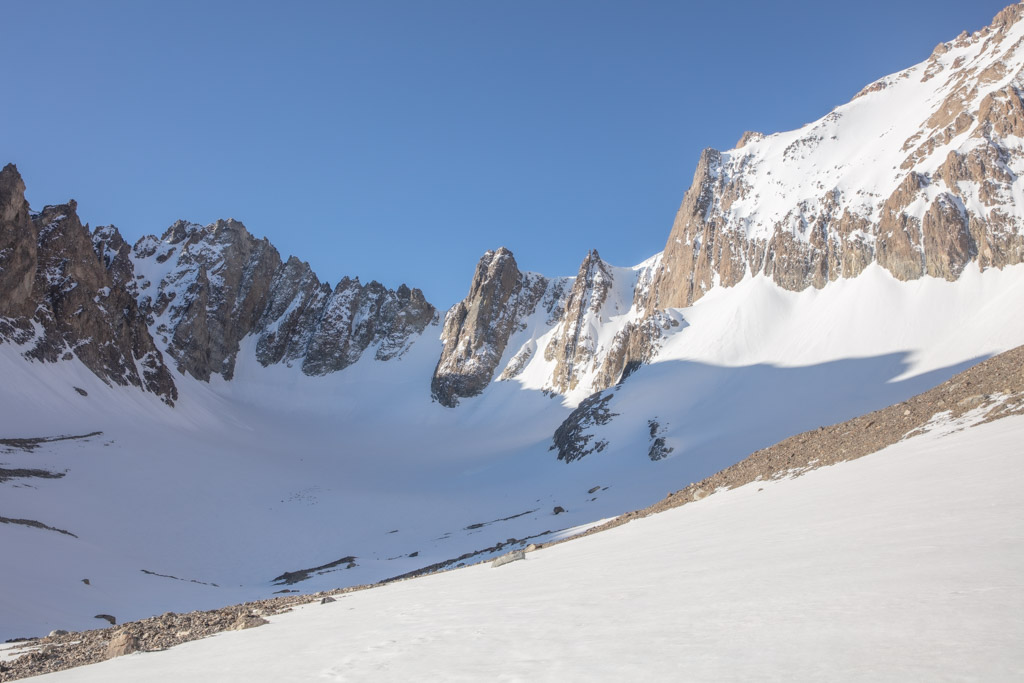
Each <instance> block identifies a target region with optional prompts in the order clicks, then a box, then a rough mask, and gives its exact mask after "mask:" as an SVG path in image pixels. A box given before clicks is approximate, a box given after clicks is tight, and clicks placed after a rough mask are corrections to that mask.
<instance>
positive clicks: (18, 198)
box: [0, 164, 36, 337]
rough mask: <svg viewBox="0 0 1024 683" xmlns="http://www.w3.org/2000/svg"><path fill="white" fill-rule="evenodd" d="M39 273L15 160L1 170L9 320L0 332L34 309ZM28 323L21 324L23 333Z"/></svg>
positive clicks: (2, 307)
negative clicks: (34, 289)
mask: <svg viewBox="0 0 1024 683" xmlns="http://www.w3.org/2000/svg"><path fill="white" fill-rule="evenodd" d="M35 275H36V233H35V227H34V226H33V225H32V220H31V218H30V217H29V208H28V202H27V201H25V183H24V181H22V179H21V174H19V173H18V169H17V168H16V167H15V166H14V164H7V166H5V167H4V168H3V170H2V171H0V293H2V296H0V316H3V317H5V318H8V319H9V321H8V322H7V323H6V325H4V323H0V325H4V327H6V328H7V329H6V331H5V329H4V327H0V334H3V335H4V336H7V337H10V336H12V335H13V334H14V332H15V329H14V327H13V326H15V325H19V322H22V321H25V320H26V319H27V318H29V317H31V316H32V314H33V313H34V312H35V302H34V300H33V298H32V288H33V284H34V283H35ZM25 328H27V323H23V322H22V324H21V325H19V329H20V331H21V332H22V333H24V332H25V331H26V329H25Z"/></svg>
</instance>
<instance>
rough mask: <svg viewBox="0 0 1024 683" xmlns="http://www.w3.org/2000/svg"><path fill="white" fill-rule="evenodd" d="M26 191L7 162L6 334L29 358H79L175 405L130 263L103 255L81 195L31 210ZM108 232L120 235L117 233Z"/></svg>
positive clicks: (106, 376) (2, 285) (108, 377)
mask: <svg viewBox="0 0 1024 683" xmlns="http://www.w3.org/2000/svg"><path fill="white" fill-rule="evenodd" d="M24 191H25V185H24V183H23V182H22V180H21V176H20V175H19V174H18V171H17V169H16V168H15V167H14V166H13V165H8V166H7V167H5V168H4V169H3V171H2V172H0V221H2V223H0V245H2V246H0V255H2V256H0V258H2V260H0V269H2V270H0V291H2V292H3V296H0V315H2V316H4V317H5V318H6V320H5V322H4V324H3V326H2V329H0V335H2V336H3V337H5V338H6V339H7V340H9V341H12V342H14V343H17V344H19V345H22V346H24V347H25V351H24V352H23V353H24V355H25V356H26V357H27V358H30V359H33V360H38V361H43V362H51V363H53V362H57V361H60V360H70V359H72V358H77V359H78V360H80V361H81V362H82V363H83V364H84V365H85V366H86V367H88V368H89V369H90V370H92V371H93V372H94V373H95V374H96V375H97V376H99V377H100V378H102V379H103V380H104V381H106V382H108V383H113V384H119V385H124V386H136V387H140V388H142V389H145V390H146V391H151V392H153V393H155V394H157V395H158V396H160V397H161V398H162V399H163V400H164V401H165V402H166V403H168V404H173V402H174V401H175V400H176V399H177V389H176V387H175V385H174V380H173V379H172V377H171V373H170V371H169V370H168V368H167V366H166V365H165V364H164V360H163V356H162V354H161V353H160V351H159V350H158V349H157V348H156V346H155V344H154V343H153V338H152V337H151V336H150V334H149V330H148V329H147V327H146V320H145V317H144V316H143V315H141V314H140V312H139V310H138V306H137V305H136V302H135V298H134V296H133V295H132V293H131V292H130V291H129V289H128V288H127V287H126V283H128V284H130V282H131V270H130V263H128V264H125V263H115V261H113V260H112V261H110V262H105V261H104V259H103V258H102V257H101V256H100V255H98V254H97V252H96V251H95V250H94V238H93V236H92V235H90V234H89V230H88V228H87V227H86V226H83V225H82V223H81V221H80V220H79V218H78V214H77V205H76V203H75V202H74V200H72V201H70V202H68V203H67V204H62V205H58V206H47V207H46V208H44V209H43V211H42V212H41V213H38V214H35V215H30V214H29V211H28V205H27V203H26V202H25V195H24ZM107 234H108V236H109V239H110V240H119V239H120V235H117V234H116V231H110V230H108V231H107ZM122 241H123V240H122ZM115 266H118V267H115ZM108 267H113V269H114V271H116V272H114V271H111V270H108ZM124 268H127V271H125V270H124Z"/></svg>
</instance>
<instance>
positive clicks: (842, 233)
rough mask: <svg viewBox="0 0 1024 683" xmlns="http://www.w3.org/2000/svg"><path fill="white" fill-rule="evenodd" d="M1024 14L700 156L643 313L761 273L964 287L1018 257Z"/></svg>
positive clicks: (1022, 246)
mask: <svg viewBox="0 0 1024 683" xmlns="http://www.w3.org/2000/svg"><path fill="white" fill-rule="evenodd" d="M1021 16H1024V5H1021V4H1017V5H1013V6H1011V7H1008V8H1007V9H1005V10H1003V11H1002V12H1000V13H999V15H997V17H996V18H995V20H993V23H992V25H991V26H989V27H987V28H985V29H982V30H981V31H977V32H975V33H973V34H966V33H965V34H963V35H961V36H960V37H958V38H957V39H955V40H953V41H950V42H947V43H942V44H940V45H939V46H938V47H937V48H936V50H935V51H934V52H933V54H932V55H931V57H929V58H928V59H927V60H926V61H925V62H922V63H921V64H918V65H917V66H914V67H911V68H910V69H907V70H905V71H902V72H900V73H897V74H893V75H891V76H887V77H885V78H882V79H879V80H878V81H876V82H874V83H872V84H870V85H869V86H867V87H866V88H864V89H863V90H862V91H861V92H860V93H859V94H858V95H857V96H856V97H855V98H854V99H853V100H852V101H851V102H850V103H848V104H846V105H843V106H841V107H838V108H836V109H835V110H833V111H832V112H830V113H829V114H827V115H826V116H824V117H823V118H821V119H819V120H818V121H816V122H814V123H811V124H808V125H807V126H805V127H803V128H801V129H799V130H796V131H790V132H786V133H776V134H774V135H768V136H761V135H752V134H744V136H743V137H742V138H741V139H740V142H739V143H738V144H737V147H736V148H735V149H733V150H729V151H727V152H717V151H715V150H705V152H704V153H703V154H702V155H701V158H700V160H699V162H698V165H697V171H696V173H695V174H694V178H693V183H692V184H691V186H690V189H689V190H688V191H687V192H686V194H685V196H684V198H683V202H682V205H681V206H680V209H679V212H678V213H677V215H676V220H675V223H674V224H673V227H672V231H671V233H670V235H669V239H668V241H667V243H666V246H665V251H664V255H663V259H662V264H661V267H660V270H659V272H658V273H657V275H656V277H655V282H654V286H653V287H652V289H651V292H650V293H649V295H648V300H647V301H646V304H647V306H648V308H649V309H650V310H651V311H652V312H653V311H656V310H663V309H665V308H669V307H682V306H688V305H690V304H692V303H693V302H694V301H696V300H697V299H699V298H700V297H701V296H703V294H704V293H705V292H707V291H708V290H709V289H710V288H712V287H714V286H726V287H728V286H732V285H734V284H736V283H737V282H739V281H740V280H741V279H743V278H744V277H747V276H753V275H758V274H764V275H766V276H768V277H770V278H772V279H773V280H774V281H775V282H776V283H777V284H778V285H779V286H781V287H783V288H785V289H790V290H795V291H798V290H801V289H804V288H807V287H823V286H825V285H826V284H827V283H828V282H830V281H833V280H836V279H838V278H840V277H855V276H856V275H858V274H859V273H860V272H861V271H863V270H864V268H866V267H867V266H868V265H869V264H870V263H873V262H874V263H878V264H879V265H881V266H882V267H884V268H886V269H887V270H889V272H891V273H892V274H893V275H894V276H895V277H897V278H899V279H914V278H919V277H923V276H925V275H929V276H933V277H942V278H945V279H949V280H953V279H956V278H957V277H959V275H960V273H961V272H962V271H963V270H964V268H965V267H966V266H967V265H968V264H969V263H976V264H977V266H978V267H980V268H988V267H996V268H1001V267H1003V266H1005V265H1008V264H1011V263H1017V262H1019V261H1020V260H1021V259H1022V258H1024V256H1022V250H1024V216H1022V215H1021V212H1020V209H1019V207H1018V206H1017V205H1016V203H1015V202H1014V201H1013V199H1012V196H1013V188H1012V186H1013V183H1014V178H1016V176H1017V174H1018V173H1019V172H1020V171H1021V170H1024V149H1022V145H1021V143H1020V141H1019V140H1020V134H1021V132H1024V127H1022V126H1024V101H1022V98H1021V93H1022V91H1024V75H1022V70H1024V22H1021V21H1020V18H1021Z"/></svg>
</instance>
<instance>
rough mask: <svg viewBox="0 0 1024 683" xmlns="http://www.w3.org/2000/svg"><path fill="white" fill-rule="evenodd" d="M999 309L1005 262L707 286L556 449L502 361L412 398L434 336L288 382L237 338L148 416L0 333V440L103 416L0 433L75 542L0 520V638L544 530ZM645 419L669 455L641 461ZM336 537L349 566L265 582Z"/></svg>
mask: <svg viewBox="0 0 1024 683" xmlns="http://www.w3.org/2000/svg"><path fill="white" fill-rule="evenodd" d="M979 302H984V303H979ZM1012 310H1024V268H1021V267H1012V268H1007V269H1004V270H1002V271H996V270H989V271H986V272H984V273H978V272H976V271H975V272H973V273H970V274H967V273H965V275H964V276H963V277H962V279H961V281H959V282H956V283H948V282H944V281H940V280H935V279H931V278H927V279H924V280H921V281H916V282H910V283H901V282H898V281H895V280H894V279H892V278H891V277H890V276H889V275H888V274H887V273H885V272H883V271H881V270H877V269H876V270H874V271H872V272H869V273H866V274H865V275H864V276H863V277H861V278H857V279H855V280H850V281H847V282H842V283H837V284H836V285H834V286H830V287H828V288H825V289H823V290H820V291H818V290H810V291H807V292H803V293H794V292H788V291H784V290H782V289H780V288H778V287H777V286H776V285H774V284H773V283H771V282H770V281H768V280H766V279H764V278H757V279H751V280H750V281H749V282H748V283H746V284H744V286H742V287H735V288H729V289H722V290H721V291H720V292H719V293H718V294H716V295H714V296H709V297H706V298H705V299H702V300H701V301H700V302H698V304H697V305H695V306H693V307H692V308H690V309H681V310H679V311H677V312H676V315H677V317H678V318H679V320H680V321H682V322H680V326H679V329H680V330H681V331H679V332H678V333H677V335H676V336H675V337H673V338H672V339H670V340H669V342H667V343H666V345H665V347H664V349H663V350H662V356H661V357H659V362H656V363H654V364H652V365H650V366H647V367H645V368H642V369H641V370H640V371H638V372H637V373H636V374H635V375H634V376H633V377H631V378H630V380H629V381H628V382H626V383H625V384H624V385H623V386H622V387H621V388H620V389H619V391H618V392H617V393H616V396H615V398H614V400H613V404H612V405H613V407H614V409H615V412H618V413H619V414H620V415H619V416H618V417H616V418H614V419H613V420H612V421H611V422H610V423H609V424H608V425H606V426H605V427H603V428H601V429H602V431H601V434H600V435H601V438H603V439H607V440H608V442H609V445H608V447H607V448H606V449H605V450H603V451H602V452H600V453H595V454H592V455H590V456H587V457H586V458H583V459H582V460H579V461H577V462H574V463H571V464H569V465H566V464H565V463H562V462H559V461H557V460H556V457H555V456H556V454H555V453H554V452H552V451H550V450H549V447H550V446H551V443H552V434H553V433H554V431H555V429H556V428H557V427H558V426H559V424H560V423H561V422H562V421H563V420H564V419H565V418H566V417H567V415H568V414H569V412H570V410H571V408H572V404H566V403H565V402H564V401H563V399H562V398H560V397H548V396H547V395H545V394H544V393H543V392H541V391H537V390H533V389H529V388H528V387H527V386H524V385H523V384H520V383H518V382H517V381H516V380H511V381H505V382H494V383H492V384H491V385H490V387H489V388H488V389H487V391H485V392H484V394H483V395H481V396H480V397H477V398H474V399H472V400H468V401H465V402H464V403H463V405H460V406H459V408H458V409H457V410H451V409H447V408H444V407H442V406H440V405H439V404H437V403H432V402H431V400H430V396H429V386H430V375H431V372H432V371H433V367H434V364H435V363H436V359H437V357H438V352H439V347H440V344H439V342H437V341H431V340H427V339H424V340H421V342H419V343H417V344H415V345H413V346H412V347H411V349H410V350H409V352H408V353H407V354H406V355H405V356H403V357H402V358H401V359H397V360H393V361H388V362H380V361H376V360H374V358H373V354H372V353H370V354H365V355H364V357H363V358H362V359H361V360H360V361H359V362H357V363H356V364H355V365H353V366H351V367H349V368H347V369H346V370H345V371H344V372H340V373H334V374H332V375H328V376H324V377H309V376H306V375H303V374H301V373H298V372H295V371H294V370H292V369H289V368H287V367H286V366H285V365H274V366H270V367H267V368H264V367H263V366H262V365H260V364H259V363H258V362H257V361H256V360H255V357H254V353H253V350H252V345H253V344H254V343H255V342H254V340H252V339H251V338H250V339H248V340H247V341H246V342H245V343H243V347H242V349H241V351H240V352H239V354H238V363H237V366H236V369H235V378H234V379H233V380H232V381H230V382H226V381H223V380H221V379H219V378H217V377H214V378H213V380H212V381H211V383H209V384H206V383H202V382H199V381H196V380H192V379H190V378H188V377H185V376H182V377H180V378H179V380H178V384H179V391H180V399H179V401H178V403H177V405H176V407H175V408H174V409H173V410H170V409H167V408H166V406H164V405H163V404H161V403H160V402H159V400H158V399H157V398H156V397H154V396H150V395H147V394H145V393H143V392H139V391H132V390H125V389H120V388H111V387H107V386H106V385H104V384H103V383H102V382H101V381H100V380H99V379H97V378H96V377H95V375H92V373H90V372H89V371H88V370H86V369H85V368H84V367H81V366H79V365H77V364H76V363H74V362H69V363H61V364H38V363H28V362H26V361H25V360H24V359H22V358H21V357H20V356H18V355H17V354H16V351H17V349H15V348H14V347H12V346H10V345H6V346H3V347H0V364H2V368H0V369H2V371H3V376H4V377H5V378H6V379H7V380H8V381H7V382H5V384H4V385H3V387H0V414H3V415H4V416H5V420H4V423H3V425H2V427H3V429H2V433H0V438H10V437H29V436H53V435H58V434H68V435H81V434H88V433H91V432H95V431H101V432H103V433H102V435H99V436H95V437H92V438H89V439H86V440H68V441H61V442H54V443H48V444H43V445H41V446H40V447H39V448H38V449H37V450H35V451H32V452H23V451H18V450H16V449H2V450H0V463H3V464H2V465H0V467H8V468H42V469H46V470H50V471H54V472H66V475H65V476H64V477H63V478H61V479H15V480H12V481H9V482H7V483H5V484H2V485H0V486H2V490H3V497H2V500H0V516H4V517H8V518H15V519H29V520H37V521H39V522H42V523H44V524H47V525H49V526H51V527H55V528H57V529H64V530H67V531H69V532H71V533H74V534H76V536H77V538H75V537H71V536H67V535H64V534H60V533H57V532H54V531H48V530H44V529H38V528H28V527H24V526H12V525H9V524H3V525H0V542H2V543H3V545H4V547H5V548H13V549H16V550H14V551H12V552H5V553H2V554H0V573H2V575H3V576H4V577H5V580H7V581H8V582H9V585H10V586H17V590H5V591H3V592H2V593H0V637H2V638H8V637H15V636H26V635H39V634H45V633H47V632H49V631H50V630H52V629H54V628H68V629H85V628H92V627H96V626H99V625H103V624H102V622H97V621H96V620H95V619H94V618H93V617H94V615H96V614H112V615H115V616H116V617H117V618H118V619H119V620H121V621H124V620H128V619H134V618H141V617H145V616H149V615H152V614H160V613H162V612H165V611H169V610H170V611H176V612H181V611H186V610H189V609H198V608H212V607H216V606H220V605H224V604H230V603H234V602H239V601H242V600H248V599H253V598H257V597H268V596H270V595H272V594H274V593H275V592H276V591H281V590H302V591H305V592H310V591H316V590H323V589H328V588H335V587H338V586H345V585H356V584H362V583H370V582H374V581H378V580H381V579H385V578H388V577H392V576H396V575H400V574H403V573H406V572H409V571H413V570H416V569H419V568H422V567H426V566H428V565H431V564H434V563H438V562H445V561H449V560H453V562H452V563H451V564H452V565H455V564H458V562H459V561H467V562H472V561H476V560H478V559H482V558H485V557H488V556H491V555H494V554H495V553H498V552H503V551H505V550H507V549H508V548H510V547H516V546H520V545H525V543H528V542H530V540H531V539H532V540H545V539H548V538H551V537H552V536H557V535H560V534H562V535H564V534H566V533H570V532H569V531H568V530H570V529H573V528H575V527H579V526H581V525H586V524H590V523H593V522H595V521H598V520H601V519H604V518H608V517H612V516H614V515H617V514H620V513H623V512H625V511H628V510H631V509H635V508H638V507H642V506H645V505H648V504H650V503H651V502H653V501H654V500H657V499H660V498H661V497H662V496H664V495H665V493H666V492H667V491H669V490H675V489H679V488H682V487H684V486H685V485H686V484H688V483H690V482H692V481H697V480H699V479H701V478H703V477H706V476H708V475H709V474H712V473H713V472H715V471H717V470H718V469H721V468H722V467H725V466H727V465H729V464H732V463H734V462H737V461H738V460H740V459H742V458H743V457H745V456H746V455H747V454H748V453H750V452H751V451H753V450H755V449H757V448H761V447H764V446H767V445H770V444H771V443H773V442H775V441H777V440H779V439H781V438H784V437H786V436H789V435H791V434H794V433H797V432H800V431H804V430H807V429H813V428H815V427H817V426H819V425H822V424H828V423H833V422H838V421H841V420H845V419H849V418H852V417H854V416H857V415H860V414H862V413H864V412H866V411H868V410H872V409H875V408H880V407H883V406H885V405H888V404H890V403H893V402H896V401H899V400H903V399H905V398H907V397H909V396H911V395H913V394H915V393H918V392H920V391H922V390H924V389H927V388H930V387H931V386H933V385H935V384H937V383H938V382H940V381H942V380H944V379H946V378H948V377H949V376H951V375H952V374H954V373H955V372H957V371H959V370H961V369H963V368H964V367H966V366H967V365H969V364H970V363H972V362H974V361H976V360H977V359H979V358H980V357H982V356H984V355H986V354H990V353H995V352H998V351H1002V350H1005V349H1008V348H1011V347H1013V346H1016V345H1019V344H1021V343H1024V321H1021V320H1020V319H1019V317H1017V316H1007V315H1005V312H1006V311H1012ZM73 387H79V388H82V389H84V390H86V392H87V393H88V396H85V397H83V396H81V395H79V394H78V393H77V392H76V391H74V389H73ZM11 388H14V389H11ZM650 419H657V420H658V422H659V424H660V425H662V429H663V430H664V431H663V433H664V436H665V438H666V441H667V443H668V445H669V446H671V447H672V448H674V451H673V452H672V453H671V454H670V456H669V457H668V458H666V459H664V460H660V461H658V462H652V461H651V460H650V459H649V457H648V449H649V445H650V439H651V437H650V435H649V432H648V420H650ZM594 487H600V489H599V490H597V491H595V492H594V493H590V491H591V489H593V488H594ZM555 506H561V507H563V508H565V509H566V510H567V512H565V513H563V514H558V515H555V514H553V511H554V508H555ZM510 539H515V541H516V543H513V544H508V541H509V540H510ZM498 544H506V545H505V546H503V547H502V548H497V549H496V550H494V551H490V552H484V553H482V554H478V555H474V556H472V557H470V558H467V559H466V560H458V559H457V558H460V557H461V556H462V555H464V554H466V553H473V552H475V551H482V550H486V549H488V548H495V546H497V545H498ZM349 556H354V557H355V560H354V564H355V566H352V567H351V568H349V566H348V564H349V563H347V562H346V563H342V564H341V565H339V566H335V567H332V568H329V569H326V570H324V571H323V572H322V573H318V572H313V573H312V575H311V576H310V578H309V579H308V580H305V581H302V582H300V583H297V584H294V585H284V584H280V583H275V582H274V581H273V580H274V579H275V578H276V577H278V576H280V575H282V574H283V573H285V572H293V571H297V570H303V569H309V568H314V567H320V566H322V565H325V564H329V563H332V562H335V561H336V560H339V559H341V558H345V557H349ZM143 570H146V571H147V572H154V574H147V573H144V572H143ZM158 575H164V576H158ZM167 576H170V577H177V578H178V579H180V580H175V579H172V578H165V577H167ZM84 578H88V579H90V585H88V586H87V585H85V584H84V583H82V581H81V579H84ZM197 582H198V583H197ZM209 584H217V585H216V586H213V585H209Z"/></svg>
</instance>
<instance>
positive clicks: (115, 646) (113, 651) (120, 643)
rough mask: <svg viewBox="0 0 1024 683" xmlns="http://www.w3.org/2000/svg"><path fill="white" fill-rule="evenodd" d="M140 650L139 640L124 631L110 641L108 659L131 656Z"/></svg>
mask: <svg viewBox="0 0 1024 683" xmlns="http://www.w3.org/2000/svg"><path fill="white" fill-rule="evenodd" d="M139 649H140V648H139V639H138V638H136V637H135V636H134V635H132V634H131V633H129V632H127V631H122V632H121V633H118V634H117V635H115V636H114V637H113V638H111V639H110V644H109V645H107V653H106V654H107V659H113V658H114V657H120V656H122V655H130V654H131V653H133V652H138V651H139Z"/></svg>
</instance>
